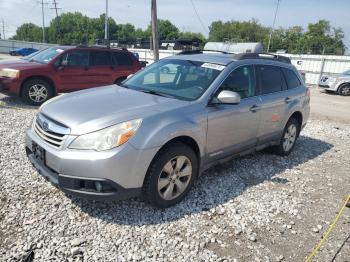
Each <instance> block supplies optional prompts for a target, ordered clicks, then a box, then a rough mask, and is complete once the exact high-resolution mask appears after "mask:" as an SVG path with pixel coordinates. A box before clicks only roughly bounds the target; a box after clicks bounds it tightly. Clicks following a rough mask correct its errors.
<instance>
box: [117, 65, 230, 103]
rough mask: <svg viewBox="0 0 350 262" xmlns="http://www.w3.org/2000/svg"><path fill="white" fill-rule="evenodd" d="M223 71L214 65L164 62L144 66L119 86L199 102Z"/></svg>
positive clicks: (220, 67)
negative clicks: (197, 100)
mask: <svg viewBox="0 0 350 262" xmlns="http://www.w3.org/2000/svg"><path fill="white" fill-rule="evenodd" d="M223 69H224V66H221V65H216V64H210V63H203V62H197V61H189V60H177V59H164V60H160V61H159V62H157V63H154V64H152V65H150V66H149V67H146V68H145V69H144V70H142V71H140V72H139V73H137V74H136V75H134V76H133V77H131V78H130V79H128V80H126V81H125V82H124V83H123V84H122V86H124V87H127V88H130V89H134V90H139V91H142V92H147V93H151V94H158V95H164V96H170V97H174V98H177V99H181V100H188V101H191V100H196V99H198V98H199V97H200V96H201V95H202V94H203V93H204V92H205V91H206V90H207V89H208V87H209V86H210V84H211V83H212V82H213V81H214V80H215V79H216V77H217V76H218V75H219V74H220V72H221V71H222V70H223Z"/></svg>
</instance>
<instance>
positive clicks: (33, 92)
mask: <svg viewBox="0 0 350 262" xmlns="http://www.w3.org/2000/svg"><path fill="white" fill-rule="evenodd" d="M53 96H54V90H53V87H52V86H51V85H50V84H49V83H48V82H46V81H45V80H42V79H31V80H28V81H27V82H25V83H24V85H23V89H22V98H23V99H24V100H25V101H26V103H28V104H31V105H34V106H40V105H41V104H43V103H44V102H46V101H47V100H49V99H50V98H51V97H53Z"/></svg>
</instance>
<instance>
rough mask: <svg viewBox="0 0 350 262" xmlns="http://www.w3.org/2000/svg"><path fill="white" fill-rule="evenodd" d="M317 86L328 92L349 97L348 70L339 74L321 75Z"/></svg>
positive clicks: (349, 77)
mask: <svg viewBox="0 0 350 262" xmlns="http://www.w3.org/2000/svg"><path fill="white" fill-rule="evenodd" d="M318 86H319V87H320V88H322V89H324V90H325V91H328V92H337V93H338V94H339V95H342V96H350V70H347V71H345V72H343V73H341V74H334V75H322V76H321V79H320V82H319V84H318Z"/></svg>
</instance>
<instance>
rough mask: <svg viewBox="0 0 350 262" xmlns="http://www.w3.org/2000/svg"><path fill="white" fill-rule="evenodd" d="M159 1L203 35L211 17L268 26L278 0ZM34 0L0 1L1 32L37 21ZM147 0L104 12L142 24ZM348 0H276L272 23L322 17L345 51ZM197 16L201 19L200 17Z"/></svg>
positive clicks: (77, 5) (82, 2)
mask: <svg viewBox="0 0 350 262" xmlns="http://www.w3.org/2000/svg"><path fill="white" fill-rule="evenodd" d="M192 1H193V3H194V5H195V7H196V9H197V12H198V14H199V16H200V19H199V18H198V17H197V15H196V13H195V10H194V9H193V6H192V4H191V0H158V18H160V19H169V20H170V21H171V22H172V23H174V24H175V25H176V26H177V27H178V28H179V29H180V30H181V31H194V32H201V33H203V34H204V35H207V34H208V26H209V25H210V24H211V22H212V21H216V20H222V21H229V20H239V21H244V20H249V19H252V18H256V19H258V21H259V22H260V23H261V24H263V25H267V26H271V25H272V22H273V15H274V10H275V7H276V3H277V0H192ZM39 2H40V1H38V0H0V24H1V19H4V22H5V33H6V37H10V36H12V35H14V33H15V31H16V28H17V27H18V26H20V25H21V24H22V23H25V22H32V23H35V24H37V25H40V26H41V25H42V15H41V4H39ZM44 2H47V3H48V4H47V5H44V10H45V23H46V25H48V24H49V21H50V20H51V19H52V18H54V16H55V11H54V10H53V9H51V8H52V7H53V4H52V2H53V0H44ZM57 2H58V6H59V7H60V8H62V9H60V10H59V13H62V12H75V11H79V12H81V13H83V14H85V15H87V16H90V17H98V16H99V15H100V14H102V13H104V12H105V1H104V0H57ZM150 9H151V0H109V15H110V16H112V17H113V18H114V19H115V20H116V22H117V23H127V22H129V23H132V24H134V25H135V26H136V27H141V28H146V27H147V25H148V24H149V22H150V19H151V12H150ZM349 10H350V0H332V1H330V0H281V2H280V7H279V11H278V15H277V20H276V27H289V26H294V25H299V26H303V27H304V28H305V27H306V26H307V25H308V23H314V22H317V21H318V20H320V19H327V20H329V21H330V22H331V25H332V26H334V27H342V28H343V30H344V32H345V40H344V41H345V44H346V46H347V48H348V50H347V53H348V54H349V53H350V19H348V17H349ZM200 20H202V23H201V21H200Z"/></svg>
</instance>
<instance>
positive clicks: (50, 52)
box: [29, 47, 64, 64]
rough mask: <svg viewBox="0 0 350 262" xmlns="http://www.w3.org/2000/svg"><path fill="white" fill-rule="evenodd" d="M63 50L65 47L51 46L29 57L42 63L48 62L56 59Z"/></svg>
mask: <svg viewBox="0 0 350 262" xmlns="http://www.w3.org/2000/svg"><path fill="white" fill-rule="evenodd" d="M63 51H64V49H62V48H58V47H51V48H48V49H46V50H44V51H41V52H39V53H37V54H35V55H34V56H32V57H31V58H30V59H29V61H33V62H36V63H40V64H48V63H49V62H50V61H51V60H52V59H54V58H55V57H56V56H57V55H59V54H60V53H62V52H63Z"/></svg>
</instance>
